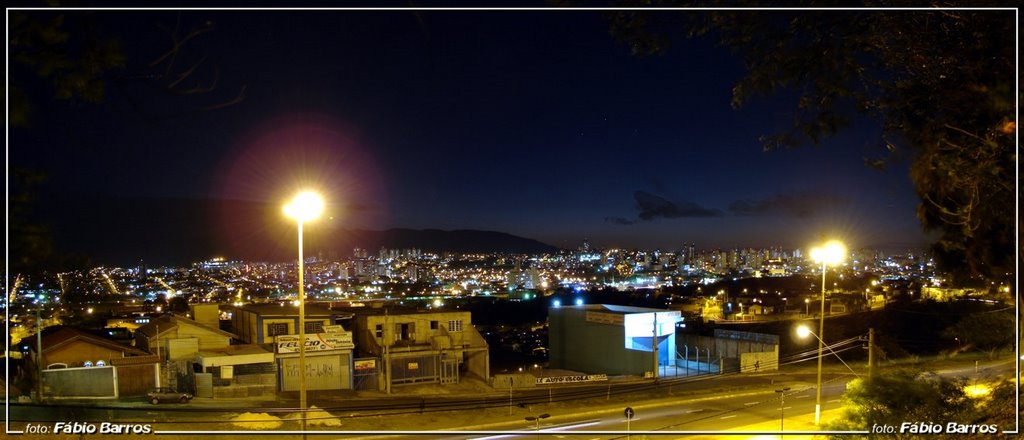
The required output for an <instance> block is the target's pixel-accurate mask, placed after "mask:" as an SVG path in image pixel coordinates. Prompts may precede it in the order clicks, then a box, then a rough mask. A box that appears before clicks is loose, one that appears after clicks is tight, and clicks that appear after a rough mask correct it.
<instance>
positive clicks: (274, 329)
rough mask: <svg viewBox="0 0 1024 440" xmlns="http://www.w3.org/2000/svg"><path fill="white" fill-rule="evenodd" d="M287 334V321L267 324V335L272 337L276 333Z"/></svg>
mask: <svg viewBox="0 0 1024 440" xmlns="http://www.w3.org/2000/svg"><path fill="white" fill-rule="evenodd" d="M287 334H288V323H286V322H281V323H276V324H267V337H271V338H272V337H274V336H277V335H287Z"/></svg>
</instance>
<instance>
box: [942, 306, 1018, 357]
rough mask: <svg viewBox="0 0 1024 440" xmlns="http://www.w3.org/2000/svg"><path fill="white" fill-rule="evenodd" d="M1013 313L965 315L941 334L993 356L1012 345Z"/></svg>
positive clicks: (1008, 311)
mask: <svg viewBox="0 0 1024 440" xmlns="http://www.w3.org/2000/svg"><path fill="white" fill-rule="evenodd" d="M1013 327H1014V322H1013V312H1012V311H1010V310H1005V311H999V312H989V313H976V314H973V315H967V316H965V317H963V318H962V319H960V321H958V322H957V323H956V324H954V325H952V326H950V327H949V328H947V329H946V331H944V332H943V336H945V337H947V338H949V339H952V338H960V340H961V341H963V342H966V343H968V344H973V345H974V346H976V347H977V348H979V349H981V350H986V351H989V352H990V353H991V354H994V353H995V351H996V350H999V349H1001V348H1005V347H1010V346H1012V344H1013V339H1014V334H1013Z"/></svg>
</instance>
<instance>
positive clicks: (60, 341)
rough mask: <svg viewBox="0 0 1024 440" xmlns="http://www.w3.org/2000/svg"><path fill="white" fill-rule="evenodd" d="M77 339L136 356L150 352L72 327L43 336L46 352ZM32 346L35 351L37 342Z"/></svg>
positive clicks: (59, 329)
mask: <svg viewBox="0 0 1024 440" xmlns="http://www.w3.org/2000/svg"><path fill="white" fill-rule="evenodd" d="M76 340H81V341H85V342H88V343H90V344H93V345H98V346H101V347H106V348H109V349H112V350H120V351H123V352H124V353H127V354H130V355H135V356H143V355H146V354H148V353H146V352H145V351H142V350H140V349H138V348H135V347H131V346H128V345H124V344H122V343H120V342H117V341H114V340H112V339H107V338H104V337H102V336H99V335H95V334H92V333H88V332H85V331H82V330H79V329H76V328H72V327H60V328H58V329H57V330H53V331H50V332H46V333H44V334H43V337H42V344H43V352H44V353H45V352H48V351H51V350H54V349H57V348H59V347H61V346H63V345H65V344H68V343H71V342H73V341H76ZM30 347H31V349H32V350H33V351H34V350H35V348H36V347H35V344H32V345H30Z"/></svg>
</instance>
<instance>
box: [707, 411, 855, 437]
mask: <svg viewBox="0 0 1024 440" xmlns="http://www.w3.org/2000/svg"><path fill="white" fill-rule="evenodd" d="M842 412H843V410H842V409H833V410H828V411H822V412H821V421H822V423H827V422H830V421H832V420H834V419H836V418H838V417H839V416H841V415H842ZM780 427H782V425H781V421H780V420H775V421H771V422H761V423H755V424H751V425H745V426H740V427H737V428H734V429H730V430H728V432H737V433H749V434H750V437H748V438H750V439H758V440H769V439H778V440H782V439H783V438H785V439H792V440H811V439H823V438H825V436H824V435H821V434H807V433H806V432H808V431H818V430H819V427H818V426H815V425H814V414H804V415H798V416H794V417H788V416H787V417H786V420H785V431H782V432H800V434H782V433H781V432H780V431H779V428H780ZM729 435H730V436H732V435H737V436H739V435H742V434H729ZM687 438H688V439H690V438H692V439H702V440H704V439H719V438H722V436H719V435H697V436H693V437H687Z"/></svg>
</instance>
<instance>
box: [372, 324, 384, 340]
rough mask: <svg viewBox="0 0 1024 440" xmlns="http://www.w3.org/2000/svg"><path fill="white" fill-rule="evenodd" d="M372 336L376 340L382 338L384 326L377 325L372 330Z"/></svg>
mask: <svg viewBox="0 0 1024 440" xmlns="http://www.w3.org/2000/svg"><path fill="white" fill-rule="evenodd" d="M374 336H376V337H378V338H383V337H384V324H377V327H376V328H375V329H374Z"/></svg>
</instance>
